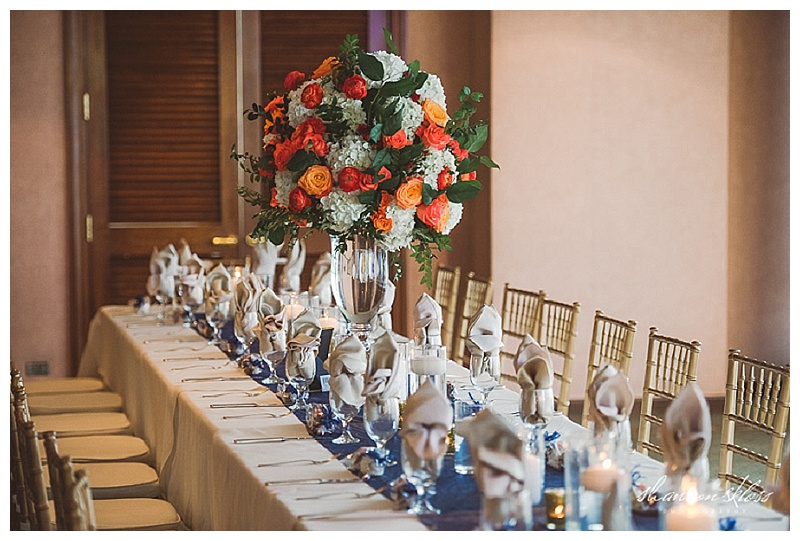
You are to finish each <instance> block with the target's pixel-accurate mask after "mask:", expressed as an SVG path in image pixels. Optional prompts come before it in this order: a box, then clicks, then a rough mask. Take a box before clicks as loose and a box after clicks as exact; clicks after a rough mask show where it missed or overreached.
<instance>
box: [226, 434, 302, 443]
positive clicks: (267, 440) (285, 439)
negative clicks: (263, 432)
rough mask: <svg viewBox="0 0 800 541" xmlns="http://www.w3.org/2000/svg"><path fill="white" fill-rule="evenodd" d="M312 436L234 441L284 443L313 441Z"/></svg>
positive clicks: (237, 440) (240, 439)
mask: <svg viewBox="0 0 800 541" xmlns="http://www.w3.org/2000/svg"><path fill="white" fill-rule="evenodd" d="M313 439H314V438H312V437H311V436H280V437H276V438H236V439H235V440H233V443H235V444H242V443H283V442H285V441H291V440H313Z"/></svg>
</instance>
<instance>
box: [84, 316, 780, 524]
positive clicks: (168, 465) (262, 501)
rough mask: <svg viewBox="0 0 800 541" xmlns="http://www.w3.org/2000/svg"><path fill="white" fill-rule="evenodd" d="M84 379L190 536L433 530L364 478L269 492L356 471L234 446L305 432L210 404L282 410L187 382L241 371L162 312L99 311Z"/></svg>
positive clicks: (279, 446)
mask: <svg viewBox="0 0 800 541" xmlns="http://www.w3.org/2000/svg"><path fill="white" fill-rule="evenodd" d="M79 375H82V376H94V375H99V376H100V377H102V379H103V380H104V381H105V382H106V384H107V385H108V387H109V388H110V389H111V390H113V391H116V392H118V393H120V394H121V395H122V397H123V400H124V408H125V411H126V413H127V414H128V416H129V417H130V419H131V423H132V424H133V429H134V432H135V433H136V434H137V435H138V436H140V437H142V438H144V439H145V441H147V442H148V444H149V445H150V446H151V448H152V450H153V453H154V457H155V466H156V469H157V470H158V472H159V474H160V476H161V483H162V487H163V489H164V492H165V494H166V497H167V499H169V501H170V502H172V503H173V505H175V507H176V508H177V510H178V512H179V513H180V514H181V517H182V518H183V520H184V522H185V523H186V524H187V526H188V527H189V528H191V529H193V530H291V529H315V530H316V529H319V530H325V529H329V530H336V529H340V530H393V531H397V530H425V527H424V526H423V525H422V523H420V522H419V521H418V520H417V518H416V517H415V516H413V515H409V514H407V513H406V512H404V511H402V510H396V509H395V506H394V504H393V503H392V502H391V501H390V500H388V499H387V498H385V497H383V496H382V495H380V494H374V491H373V489H372V488H370V487H369V486H368V485H367V484H365V483H361V482H356V483H347V484H338V485H281V486H270V487H268V486H266V485H265V483H266V482H271V481H280V480H296V479H305V478H310V477H313V478H325V479H328V478H353V475H352V474H351V473H350V472H349V471H347V469H346V468H345V467H344V466H343V465H342V463H341V462H339V461H338V460H332V461H329V462H326V463H324V464H318V465H313V466H308V465H298V464H290V465H286V466H279V467H259V466H258V465H259V464H262V463H270V462H279V461H284V460H292V459H310V460H323V459H325V458H328V457H330V456H331V454H330V452H329V451H328V450H327V449H325V448H324V447H323V446H322V445H320V444H319V443H317V442H316V441H315V440H313V439H304V440H296V441H295V440H290V441H286V442H283V443H265V444H235V443H234V439H237V438H254V437H276V436H295V437H306V436H307V435H308V434H307V432H306V430H305V427H304V425H303V424H302V423H301V422H300V421H299V420H298V419H297V418H296V417H295V416H294V415H291V414H287V413H288V410H286V408H283V407H265V408H251V407H241V408H212V407H211V406H212V404H228V405H230V404H236V403H256V404H260V405H265V404H276V405H279V404H280V401H279V400H278V399H277V397H276V396H275V395H274V394H273V393H272V392H270V391H268V390H267V391H265V392H262V393H260V394H258V395H257V396H252V397H250V396H247V395H246V393H248V392H251V391H264V388H263V387H261V386H259V385H258V384H256V383H255V382H253V381H252V380H250V379H249V378H247V379H241V380H238V381H203V382H185V381H183V380H185V379H190V378H213V377H233V378H236V377H242V376H243V374H242V371H241V370H240V369H238V368H237V367H235V366H234V365H233V364H232V363H230V362H229V361H228V358H227V357H226V356H225V355H224V354H223V353H222V352H220V351H219V349H218V348H216V347H213V346H209V345H207V341H206V340H205V339H203V338H202V337H200V336H199V335H198V334H197V333H196V332H194V331H193V330H191V329H188V328H184V327H181V326H178V325H160V324H158V323H157V320H156V318H155V316H152V315H148V316H143V315H139V314H137V313H136V311H135V310H134V309H133V308H131V307H127V306H107V307H103V308H101V309H100V310H99V311H98V312H97V314H96V315H95V317H94V318H93V320H92V323H91V326H90V329H89V336H88V340H87V345H86V348H85V350H84V354H83V356H82V358H81V364H80V370H79ZM448 379H451V380H453V381H454V383H455V384H456V385H459V384H461V383H468V381H469V377H468V373H467V371H466V370H465V369H464V368H463V367H460V366H457V365H455V364H453V363H450V365H449V367H448ZM491 399H492V402H493V406H492V407H493V408H495V410H496V411H498V412H500V413H507V414H508V415H509V418H510V419H517V418H518V417H517V416H516V415H514V412H515V411H516V409H517V407H518V404H517V395H516V393H514V392H513V391H509V390H507V389H501V390H498V391H495V392H494V393H493V394H492V396H491ZM282 414H287V415H282ZM548 429H549V430H558V431H559V432H560V433H561V434H563V435H564V438H565V439H566V440H568V441H569V440H570V439H574V438H577V437H581V436H582V435H585V434H586V431H585V429H584V428H583V427H581V426H580V425H577V424H576V423H574V422H572V421H570V420H569V419H568V418H566V417H564V416H558V417H557V418H556V419H554V420H553V421H552V422H551V424H550V425H549V426H548ZM638 458H639V459H641V460H638V461H637V462H638V464H639V467H640V471H641V473H642V476H643V477H642V480H643V482H645V483H647V484H651V483H654V482H655V481H656V480H657V479H658V478H659V477H660V476H661V474H662V472H663V467H662V465H661V464H660V463H658V462H657V461H655V460H652V459H650V458H647V457H643V456H641V455H638ZM370 494H372V495H371V496H370V497H366V498H358V497H357V496H356V495H362V496H368V495H370ZM750 507H752V505H751V506H750ZM757 507H758V508H759V509H755V510H753V509H750V508H748V509H750V510H749V511H748V513H745V514H742V513H741V510H737V512H738V513H739V515H742V516H744V515H747V516H749V517H756V516H765V517H766V518H768V519H770V520H763V521H754V522H751V523H750V526H751V529H773V528H779V529H785V528H786V527H788V519H784V521H781V520H780V516H779V515H777V514H776V513H774V512H772V511H770V510H768V509H766V508H763V507H762V506H757ZM329 515H334V517H333V518H332V517H330V516H329ZM314 516H317V517H318V518H316V519H315V518H314ZM776 518H777V520H775V519H776ZM739 522H740V524H745V522H742V521H741V520H740V521H739Z"/></svg>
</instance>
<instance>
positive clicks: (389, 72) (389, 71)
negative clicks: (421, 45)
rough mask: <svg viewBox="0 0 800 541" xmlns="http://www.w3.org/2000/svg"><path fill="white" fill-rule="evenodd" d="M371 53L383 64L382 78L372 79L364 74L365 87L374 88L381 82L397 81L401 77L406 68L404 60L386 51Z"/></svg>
mask: <svg viewBox="0 0 800 541" xmlns="http://www.w3.org/2000/svg"><path fill="white" fill-rule="evenodd" d="M372 55H373V56H375V58H377V59H378V60H379V61H380V63H381V64H383V79H382V80H380V81H373V80H372V79H370V78H369V77H367V76H366V75H364V79H365V80H366V81H367V88H376V87H379V86H381V85H382V84H383V83H389V82H392V81H399V80H400V79H402V78H403V74H404V73H405V72H406V70H407V69H408V66H406V63H405V61H404V60H403V59H402V58H400V57H399V56H397V55H396V54H392V53H388V52H386V51H376V52H374V53H372Z"/></svg>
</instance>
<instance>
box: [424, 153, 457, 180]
mask: <svg viewBox="0 0 800 541" xmlns="http://www.w3.org/2000/svg"><path fill="white" fill-rule="evenodd" d="M418 168H419V172H420V174H421V175H422V180H424V181H425V184H427V185H428V186H430V187H432V188H434V189H436V190H438V189H439V173H441V172H442V169H444V168H447V169H449V170H450V171H455V170H456V158H455V156H453V153H452V152H450V151H449V150H447V149H444V150H436V149H433V148H429V149H428V151H427V152H426V153H425V155H424V156H423V157H422V159H421V160H420V162H419V166H418Z"/></svg>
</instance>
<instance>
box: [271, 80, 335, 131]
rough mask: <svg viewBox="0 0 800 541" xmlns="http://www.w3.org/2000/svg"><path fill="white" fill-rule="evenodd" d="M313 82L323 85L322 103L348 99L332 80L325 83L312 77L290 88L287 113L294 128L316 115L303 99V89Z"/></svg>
mask: <svg viewBox="0 0 800 541" xmlns="http://www.w3.org/2000/svg"><path fill="white" fill-rule="evenodd" d="M312 83H317V84H319V85H320V86H321V87H322V103H324V104H331V103H334V101H342V100H346V99H347V97H346V96H345V95H344V94H342V93H341V92H338V91H337V90H336V87H335V86H334V84H333V82H331V81H327V82H325V83H323V82H322V79H311V80H308V81H304V82H303V83H302V84H301V85H300V86H298V87H297V88H295V89H294V90H290V91H289V92H288V93H287V94H286V97H287V98H288V99H289V104H288V107H287V113H286V114H287V116H288V118H289V125H290V126H292V127H293V128H296V127H297V126H298V125H299V124H300V123H301V122H303V121H304V120H306V119H307V118H311V117H313V116H315V115H314V111H313V110H311V109H307V108H306V106H305V105H303V101H302V100H301V97H302V96H303V90H305V88H306V87H307V86H308V85H310V84H312Z"/></svg>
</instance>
